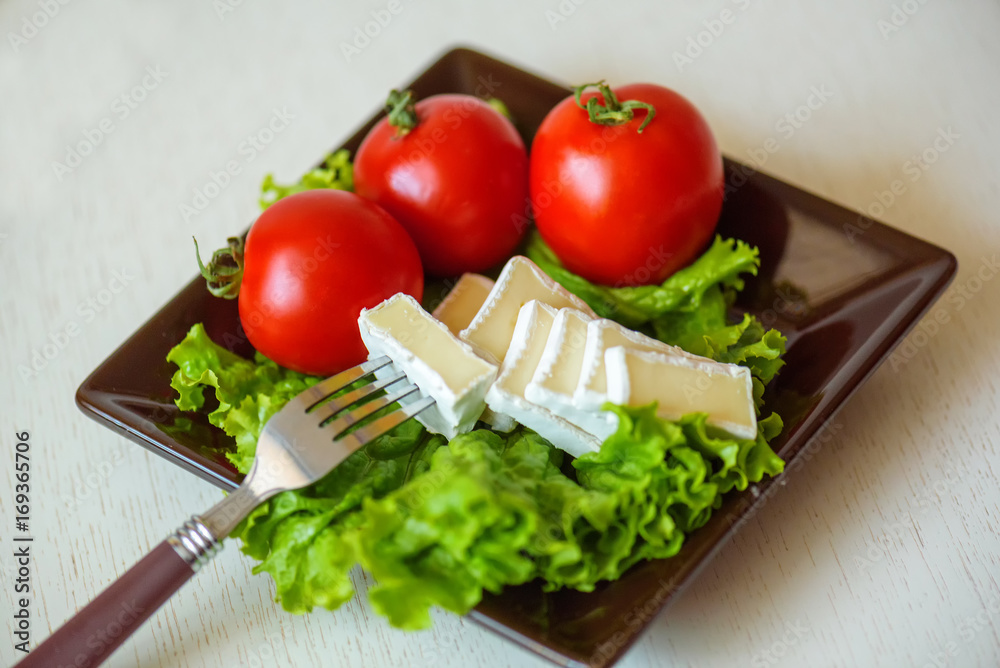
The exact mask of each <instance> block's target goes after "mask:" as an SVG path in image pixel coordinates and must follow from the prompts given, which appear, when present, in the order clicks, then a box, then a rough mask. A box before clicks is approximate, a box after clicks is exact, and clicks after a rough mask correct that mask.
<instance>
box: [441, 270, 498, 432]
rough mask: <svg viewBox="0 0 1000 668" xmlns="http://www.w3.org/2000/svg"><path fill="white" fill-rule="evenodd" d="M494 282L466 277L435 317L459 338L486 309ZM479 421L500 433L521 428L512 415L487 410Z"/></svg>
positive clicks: (474, 276) (483, 277)
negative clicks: (484, 304) (481, 309)
mask: <svg viewBox="0 0 1000 668" xmlns="http://www.w3.org/2000/svg"><path fill="white" fill-rule="evenodd" d="M493 285H494V283H493V281H492V280H490V279H489V278H487V277H485V276H481V275H479V274H462V277H461V278H460V279H458V283H456V284H455V287H454V288H452V289H451V292H449V293H448V294H447V296H446V297H445V298H444V301H442V302H441V303H440V304H438V307H437V308H436V309H434V313H433V315H434V317H435V318H437V319H438V320H440V321H441V322H443V323H444V324H445V325H446V326H447V327H448V329H450V330H451V332H452V334H455V335H456V336H457V335H458V334H459V333H460V332H461V331H462V330H463V329H465V328H466V327H468V326H469V323H470V322H472V319H473V318H474V317H476V313H478V312H479V309H480V308H481V307H482V305H483V302H485V301H486V297H488V296H489V294H490V290H492V289H493ZM479 419H480V420H482V421H483V422H485V423H486V424H488V425H490V426H491V427H493V429H495V430H496V431H500V432H504V433H506V432H509V431H513V430H514V427H516V426H517V422H516V421H515V420H514V418H512V417H510V416H509V415H503V414H501V413H494V412H493V410H492V409H490V408H486V409H485V410H484V411H483V414H482V415H481V416H479Z"/></svg>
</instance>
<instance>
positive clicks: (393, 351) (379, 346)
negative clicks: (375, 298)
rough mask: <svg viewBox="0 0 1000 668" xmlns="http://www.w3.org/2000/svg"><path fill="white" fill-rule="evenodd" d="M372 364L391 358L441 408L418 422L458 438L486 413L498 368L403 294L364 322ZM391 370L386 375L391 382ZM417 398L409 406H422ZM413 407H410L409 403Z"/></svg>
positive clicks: (423, 414) (362, 319)
mask: <svg viewBox="0 0 1000 668" xmlns="http://www.w3.org/2000/svg"><path fill="white" fill-rule="evenodd" d="M358 327H359V329H360V331H361V340H362V341H363V342H364V344H365V347H367V348H368V352H369V359H371V358H374V357H378V356H380V355H387V356H388V357H389V359H391V360H392V361H393V367H395V368H396V369H398V370H399V371H402V372H404V373H405V374H406V376H407V377H408V378H409V379H410V381H411V382H413V383H414V384H415V385H416V386H417V387H418V388H420V390H421V392H423V393H424V394H425V395H427V396H430V397H433V398H434V401H435V404H434V406H432V407H430V408H428V409H427V410H425V411H423V412H421V413H420V414H419V415H418V416H417V420H419V421H420V422H421V423H422V424H424V426H426V427H427V428H428V429H429V430H431V431H432V432H435V433H438V434H443V435H444V436H446V437H448V438H454V437H455V436H457V435H458V434H460V433H463V432H466V431H469V430H470V429H472V427H473V426H474V425H475V423H476V420H477V419H478V418H479V416H480V415H481V414H482V412H483V409H484V408H485V396H486V392H487V390H488V389H489V386H490V384H491V383H492V382H493V381H494V379H495V378H496V375H497V367H496V365H494V364H491V363H489V362H487V361H486V360H483V359H482V358H480V357H479V356H478V355H476V353H475V351H473V350H472V348H471V347H470V346H469V345H468V344H466V343H465V342H464V341H461V340H460V339H459V338H458V337H456V336H455V335H454V334H452V333H451V332H450V331H449V330H448V328H447V327H446V326H445V325H444V324H443V323H442V322H440V321H439V320H436V319H435V318H434V317H433V316H431V315H430V314H429V313H427V311H425V310H424V309H423V308H422V307H421V306H420V304H419V303H418V302H417V300H415V299H414V298H413V297H411V296H409V295H406V294H403V293H399V294H396V295H393V296H392V297H390V298H389V299H387V300H385V301H384V302H382V303H381V304H379V305H377V306H375V307H374V308H370V309H364V310H362V311H361V315H360V316H359V317H358ZM390 373H392V371H391V370H389V369H385V370H380V372H379V373H376V376H377V377H385V376H386V375H388V374H390ZM416 398H417V397H413V396H411V398H410V399H409V401H414V400H416ZM404 403H408V401H404Z"/></svg>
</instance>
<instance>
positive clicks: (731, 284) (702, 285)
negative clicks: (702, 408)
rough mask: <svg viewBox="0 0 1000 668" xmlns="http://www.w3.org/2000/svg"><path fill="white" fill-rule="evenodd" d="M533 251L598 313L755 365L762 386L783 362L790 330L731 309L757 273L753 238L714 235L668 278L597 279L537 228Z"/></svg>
mask: <svg viewBox="0 0 1000 668" xmlns="http://www.w3.org/2000/svg"><path fill="white" fill-rule="evenodd" d="M527 254H528V257H530V258H531V259H532V260H533V261H534V262H535V264H537V265H538V266H539V267H541V268H542V270H543V271H545V273H547V274H548V275H549V276H551V277H552V278H553V279H555V280H556V281H558V282H559V283H560V284H561V285H562V286H563V287H565V288H566V289H567V290H569V291H570V292H572V293H573V294H575V295H577V296H578V297H580V298H581V299H583V300H584V301H585V302H587V304H589V305H590V307H591V308H593V309H594V311H595V312H597V314H598V315H600V316H602V317H605V318H610V319H611V320H615V321H617V322H619V323H621V324H623V325H625V326H626V327H631V328H633V329H641V330H644V331H645V332H646V333H648V334H650V335H651V336H655V337H656V338H657V339H659V340H661V341H664V342H665V343H669V344H671V345H675V346H678V347H680V348H683V349H684V350H686V351H688V352H690V353H694V354H695V355H702V356H704V357H710V358H712V359H714V360H716V361H719V362H727V363H731V364H741V365H743V366H746V367H749V369H750V371H751V374H752V375H753V376H754V378H755V379H756V382H757V383H760V385H761V387H760V391H759V392H758V393H757V398H758V409H759V408H760V400H759V399H760V394H761V393H762V392H763V386H764V385H767V383H769V382H770V381H771V379H772V378H774V376H775V374H776V373H777V372H778V370H779V369H780V368H781V367H782V365H783V364H784V362H783V361H782V360H781V356H782V355H784V353H785V337H784V336H782V335H781V333H780V332H778V331H777V330H775V329H769V330H768V329H765V328H764V327H763V325H762V324H761V323H760V321H759V320H757V318H756V317H755V316H753V315H750V314H745V315H744V316H743V318H742V319H741V320H740V321H739V322H736V323H731V322H730V321H729V316H728V311H729V307H730V306H731V305H732V303H733V300H734V299H735V296H736V292H738V291H739V290H742V289H743V285H744V279H743V278H742V277H741V275H743V274H750V275H752V276H755V275H756V274H757V268H758V266H759V264H760V260H759V258H758V256H757V249H756V248H752V247H751V246H749V245H748V244H746V243H744V242H742V241H738V240H734V239H725V240H724V239H722V238H720V237H716V239H715V241H714V242H713V243H712V245H711V247H709V249H708V250H707V251H705V253H704V254H703V255H702V256H701V257H699V258H698V259H697V260H695V261H694V262H692V263H691V264H690V265H688V266H687V267H685V268H683V269H681V270H679V271H677V272H676V273H674V274H673V275H672V276H670V277H669V278H668V279H667V280H666V281H664V282H663V284H662V285H647V286H639V287H622V288H615V287H607V286H602V285H595V284H593V283H591V282H589V281H587V280H586V279H584V278H582V277H580V276H577V275H576V274H574V273H572V272H571V271H569V270H568V269H566V268H565V267H563V266H562V264H561V263H560V262H559V259H558V258H557V257H556V255H555V253H553V252H552V249H551V248H549V247H548V245H547V244H546V243H545V241H543V240H542V238H541V236H540V235H539V234H538V233H537V231H536V232H534V233H533V236H532V238H531V240H530V241H529V243H528V249H527Z"/></svg>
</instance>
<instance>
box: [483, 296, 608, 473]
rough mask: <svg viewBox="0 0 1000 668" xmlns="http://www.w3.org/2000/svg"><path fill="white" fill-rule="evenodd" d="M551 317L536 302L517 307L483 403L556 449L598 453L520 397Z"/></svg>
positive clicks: (592, 443) (583, 436) (585, 437)
mask: <svg viewBox="0 0 1000 668" xmlns="http://www.w3.org/2000/svg"><path fill="white" fill-rule="evenodd" d="M555 318H556V310H555V309H554V308H552V307H551V306H548V305H547V304H543V303H541V302H539V301H536V300H532V301H529V302H528V303H527V304H525V305H524V306H522V307H521V309H520V310H519V312H518V317H517V321H516V323H515V327H514V332H513V335H512V340H511V345H510V350H508V351H507V355H506V356H505V358H504V361H503V365H502V366H501V367H500V373H499V374H498V375H497V379H496V382H495V383H493V386H492V387H491V388H490V389H489V392H487V393H486V404H487V405H488V406H489V407H490V408H491V409H493V411H494V412H496V413H502V414H504V415H509V416H511V417H513V418H514V419H515V420H517V421H518V422H520V423H521V424H523V425H525V426H526V427H529V428H530V429H534V430H535V431H537V432H538V433H539V434H540V435H541V436H542V437H544V438H546V439H548V440H549V441H550V442H551V443H552V444H553V445H555V446H556V447H558V448H561V449H563V450H565V451H566V452H568V453H570V454H571V455H573V456H574V457H578V456H580V455H582V454H583V453H585V452H589V451H592V450H599V449H600V447H601V444H600V441H598V440H597V439H595V438H594V437H593V436H591V435H589V434H587V433H585V432H583V431H581V430H580V429H578V428H577V427H576V426H575V425H573V424H570V423H569V422H568V421H566V420H564V419H562V418H560V417H558V416H557V415H555V414H554V413H553V412H552V411H550V410H549V409H548V408H546V407H545V406H542V405H540V404H537V403H534V402H532V401H529V400H528V399H526V398H525V396H524V391H525V388H527V386H528V383H529V382H530V381H531V379H532V376H534V373H535V369H536V368H537V367H538V363H539V361H540V360H541V358H542V353H543V352H544V350H545V347H546V342H547V340H548V338H549V333H550V331H551V330H552V324H553V321H554V320H555Z"/></svg>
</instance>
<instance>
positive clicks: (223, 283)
mask: <svg viewBox="0 0 1000 668" xmlns="http://www.w3.org/2000/svg"><path fill="white" fill-rule="evenodd" d="M191 238H192V239H194V252H195V256H196V257H197V258H198V268H199V269H200V270H201V275H202V276H203V277H204V278H205V282H206V286H207V287H208V291H209V292H211V293H212V294H213V295H215V296H216V297H222V298H223V299H236V297H238V296H239V294H240V284H242V283H243V237H229V239H227V242H228V243H229V245H228V246H227V247H226V248H220V249H219V250H217V251H215V252H214V253H212V259H211V260H209V261H208V266H205V264H204V263H202V261H201V251H200V250H199V249H198V240H197V239H195V238H194V237H191Z"/></svg>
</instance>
